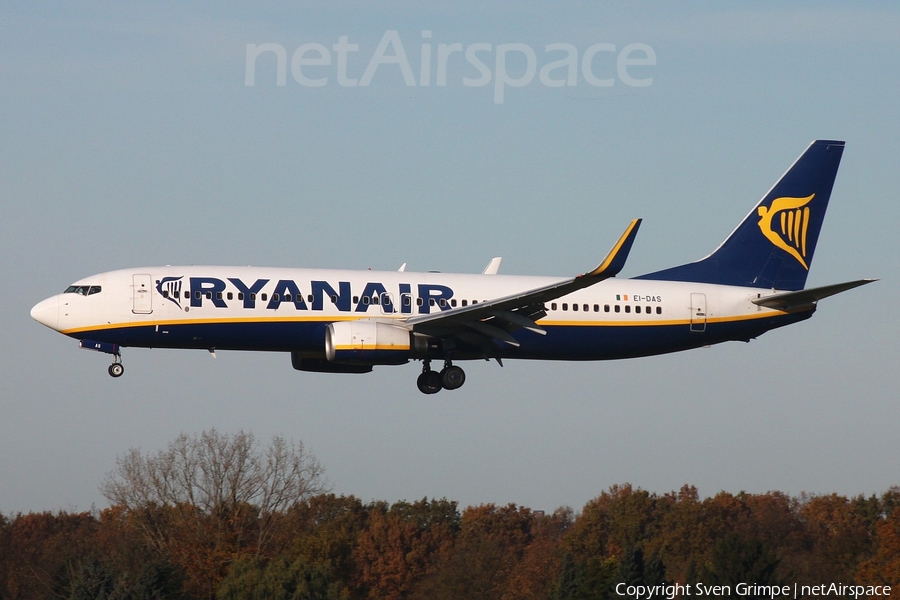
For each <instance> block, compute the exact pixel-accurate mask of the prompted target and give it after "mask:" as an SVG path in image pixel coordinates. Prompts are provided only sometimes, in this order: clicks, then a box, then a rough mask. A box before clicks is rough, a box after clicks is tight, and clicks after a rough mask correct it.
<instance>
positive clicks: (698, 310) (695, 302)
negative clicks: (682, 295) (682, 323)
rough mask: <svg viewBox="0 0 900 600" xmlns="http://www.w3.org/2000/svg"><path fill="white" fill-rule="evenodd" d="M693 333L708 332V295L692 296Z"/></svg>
mask: <svg viewBox="0 0 900 600" xmlns="http://www.w3.org/2000/svg"><path fill="white" fill-rule="evenodd" d="M691 331H694V332H697V333H703V332H704V331H706V294H691Z"/></svg>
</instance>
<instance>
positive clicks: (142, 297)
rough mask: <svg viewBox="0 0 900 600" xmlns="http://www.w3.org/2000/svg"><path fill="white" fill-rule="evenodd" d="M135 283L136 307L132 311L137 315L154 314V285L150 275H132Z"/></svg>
mask: <svg viewBox="0 0 900 600" xmlns="http://www.w3.org/2000/svg"><path fill="white" fill-rule="evenodd" d="M132 281H133V283H134V285H133V288H134V307H133V308H132V309H131V312H133V313H134V314H136V315H149V314H150V313H152V312H153V292H152V290H153V285H152V281H151V278H150V275H148V274H141V275H132Z"/></svg>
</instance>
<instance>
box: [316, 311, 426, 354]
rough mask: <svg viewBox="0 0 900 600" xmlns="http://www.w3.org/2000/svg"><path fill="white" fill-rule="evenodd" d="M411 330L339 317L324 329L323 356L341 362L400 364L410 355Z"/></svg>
mask: <svg viewBox="0 0 900 600" xmlns="http://www.w3.org/2000/svg"><path fill="white" fill-rule="evenodd" d="M411 338H412V333H411V332H410V331H409V330H408V329H404V328H403V327H397V326H395V325H388V324H387V323H374V322H372V321H339V322H337V323H331V324H330V325H328V329H326V331H325V357H326V358H327V359H328V360H329V361H331V362H333V363H339V364H345V365H402V364H404V363H407V362H409V359H410V357H411V352H410V341H411Z"/></svg>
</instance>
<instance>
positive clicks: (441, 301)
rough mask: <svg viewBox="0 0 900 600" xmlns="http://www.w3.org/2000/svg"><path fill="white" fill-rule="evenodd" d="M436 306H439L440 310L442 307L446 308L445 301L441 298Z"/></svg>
mask: <svg viewBox="0 0 900 600" xmlns="http://www.w3.org/2000/svg"><path fill="white" fill-rule="evenodd" d="M438 304H440V305H441V308H443V307H445V306H447V301H446V300H445V299H444V298H441V300H440V302H438Z"/></svg>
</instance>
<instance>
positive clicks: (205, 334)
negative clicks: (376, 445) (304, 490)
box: [70, 311, 813, 360]
mask: <svg viewBox="0 0 900 600" xmlns="http://www.w3.org/2000/svg"><path fill="white" fill-rule="evenodd" d="M812 313H813V311H805V312H800V313H794V314H773V315H772V316H771V317H766V318H758V319H750V320H734V321H712V322H709V323H707V325H706V331H704V332H702V333H697V332H692V331H691V330H690V326H689V325H688V324H687V323H677V324H666V325H653V324H646V325H597V324H584V325H579V324H566V325H546V326H544V328H545V330H546V332H547V334H546V335H538V334H536V333H534V332H531V331H528V330H526V329H520V330H518V331H515V332H514V333H513V335H514V336H515V338H516V339H517V340H518V341H519V342H520V343H521V346H520V347H518V348H515V347H513V346H510V345H508V344H505V343H501V342H497V343H496V344H495V346H494V348H493V349H492V352H491V356H498V357H501V358H525V359H543V360H607V359H618V358H633V357H638V356H650V355H654V354H665V353H668V352H677V351H679V350H687V349H690V348H697V347H700V346H706V345H710V344H717V343H720V342H725V341H731V340H749V339H751V338H754V337H758V336H760V335H762V334H763V333H765V332H766V331H768V330H770V329H775V328H777V327H783V326H785V325H790V324H791V323H796V322H798V321H802V320H805V319H808V318H809V317H810V316H812ZM327 326H328V321H326V320H309V321H306V320H290V321H277V320H272V321H252V320H248V321H227V322H215V321H213V322H191V323H186V324H177V323H170V324H161V325H154V324H150V325H136V326H121V327H114V328H108V329H97V330H80V331H78V332H77V333H72V334H70V336H71V337H74V338H76V339H92V340H97V341H103V342H109V343H112V344H119V345H120V346H131V347H144V348H193V349H208V348H216V349H219V350H256V351H273V352H288V351H304V352H313V353H324V349H325V330H326V328H327ZM451 357H452V358H456V359H460V360H462V359H465V358H481V357H483V354H482V353H481V352H480V351H479V352H478V353H466V352H464V351H456V352H454V353H452V354H451Z"/></svg>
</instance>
